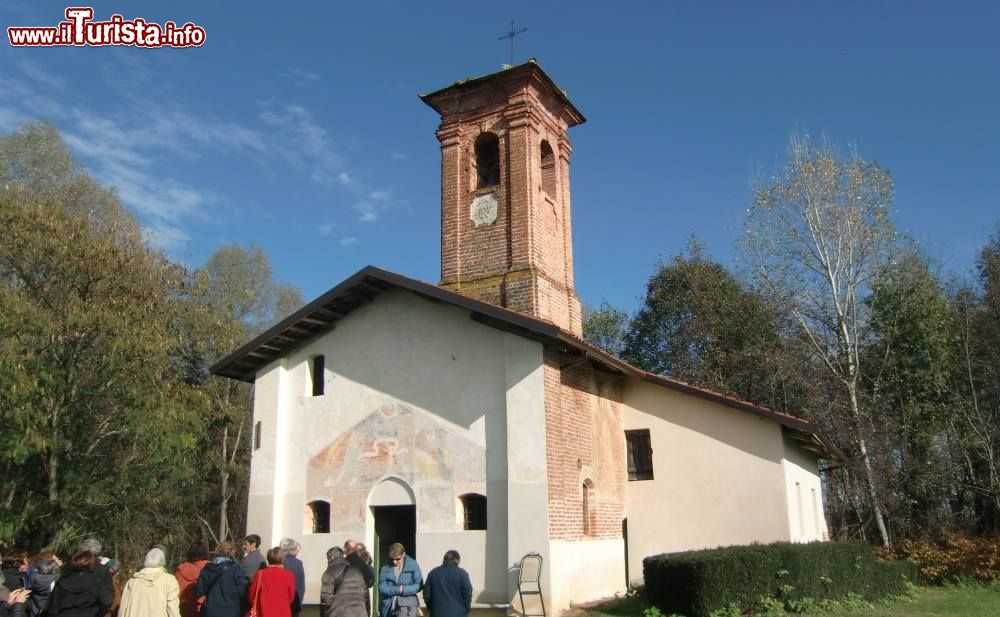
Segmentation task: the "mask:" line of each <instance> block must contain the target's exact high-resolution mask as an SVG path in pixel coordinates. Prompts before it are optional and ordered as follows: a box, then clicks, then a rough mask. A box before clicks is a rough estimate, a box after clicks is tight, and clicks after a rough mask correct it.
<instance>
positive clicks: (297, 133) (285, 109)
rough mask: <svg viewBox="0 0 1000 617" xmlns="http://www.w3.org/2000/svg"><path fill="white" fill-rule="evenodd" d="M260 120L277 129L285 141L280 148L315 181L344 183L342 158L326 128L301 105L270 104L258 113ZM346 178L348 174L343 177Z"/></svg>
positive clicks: (285, 155) (320, 182) (325, 183)
mask: <svg viewBox="0 0 1000 617" xmlns="http://www.w3.org/2000/svg"><path fill="white" fill-rule="evenodd" d="M259 117H260V120H261V121H262V122H264V123H265V124H267V125H269V126H271V127H273V128H274V129H277V130H278V131H280V134H281V135H282V136H283V137H284V138H285V139H286V140H287V141H288V143H287V144H286V145H287V146H288V147H283V148H281V152H282V154H283V156H284V157H285V158H286V159H287V160H288V162H289V163H290V164H291V165H292V166H294V167H296V168H298V169H300V170H301V171H304V172H306V173H308V174H309V177H310V179H311V180H312V181H313V182H316V183H317V184H322V185H332V184H335V183H336V184H343V182H342V181H341V174H345V175H346V172H345V171H344V169H343V168H344V161H343V158H342V157H341V156H340V154H338V153H337V151H336V149H335V148H334V145H333V143H332V140H331V139H330V136H329V134H328V133H327V131H326V129H324V128H323V127H322V126H320V125H319V124H317V123H316V122H315V121H313V118H312V114H311V113H310V112H309V110H307V109H306V108H305V107H302V106H301V105H284V106H281V107H279V108H277V109H275V108H274V106H273V105H269V106H268V107H267V108H266V109H265V110H264V111H262V112H261V113H260V116H259ZM346 177H347V178H348V181H349V180H350V176H349V175H347V176H346Z"/></svg>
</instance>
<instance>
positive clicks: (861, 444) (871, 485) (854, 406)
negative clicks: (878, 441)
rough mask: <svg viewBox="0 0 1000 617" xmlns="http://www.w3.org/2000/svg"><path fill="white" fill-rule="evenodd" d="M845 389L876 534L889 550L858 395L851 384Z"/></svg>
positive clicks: (887, 536) (886, 531)
mask: <svg viewBox="0 0 1000 617" xmlns="http://www.w3.org/2000/svg"><path fill="white" fill-rule="evenodd" d="M847 389H848V391H849V392H850V395H851V414H852V415H853V416H854V422H855V424H856V427H855V430H856V431H857V434H858V452H859V453H860V454H861V463H862V464H863V465H864V468H865V483H866V484H867V485H868V486H867V488H868V499H870V500H871V503H872V514H873V515H874V516H875V525H876V526H878V533H879V535H880V536H881V537H882V545H883V546H885V547H886V548H889V549H891V548H892V543H891V542H890V541H889V532H888V530H887V529H886V527H885V519H884V518H883V517H882V506H881V504H880V503H879V500H878V489H876V488H875V472H874V471H873V470H872V461H871V457H870V456H868V443H867V442H866V441H865V438H864V437H862V436H861V435H862V433H861V429H860V424H861V408H860V406H859V405H858V393H857V390H856V389H855V388H854V387H853V385H851V384H848V386H847Z"/></svg>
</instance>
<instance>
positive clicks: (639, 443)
mask: <svg viewBox="0 0 1000 617" xmlns="http://www.w3.org/2000/svg"><path fill="white" fill-rule="evenodd" d="M625 442H626V445H627V450H628V479H629V480H652V479H653V448H652V446H651V445H650V442H649V429H640V430H635V431H625Z"/></svg>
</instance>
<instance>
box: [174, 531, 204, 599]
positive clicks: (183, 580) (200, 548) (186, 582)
mask: <svg viewBox="0 0 1000 617" xmlns="http://www.w3.org/2000/svg"><path fill="white" fill-rule="evenodd" d="M207 563H208V549H207V548H205V545H204V544H202V543H201V542H195V543H194V544H192V545H191V548H189V549H188V552H187V561H184V562H182V563H181V564H180V565H178V566H177V570H176V571H175V572H174V576H175V577H177V585H178V588H179V589H180V595H181V617H196V616H197V615H198V614H199V613H200V612H201V605H202V602H204V598H199V597H197V596H196V595H195V594H194V586H195V584H196V583H197V582H198V575H200V574H201V570H202V568H204V567H205V565H206V564H207Z"/></svg>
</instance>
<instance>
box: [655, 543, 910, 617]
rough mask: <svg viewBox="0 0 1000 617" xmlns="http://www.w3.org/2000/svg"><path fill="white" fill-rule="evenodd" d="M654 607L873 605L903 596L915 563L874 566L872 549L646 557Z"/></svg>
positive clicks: (698, 616) (810, 547)
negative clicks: (858, 599) (849, 600)
mask: <svg viewBox="0 0 1000 617" xmlns="http://www.w3.org/2000/svg"><path fill="white" fill-rule="evenodd" d="M642 570H643V576H644V577H645V581H646V595H647V597H648V599H649V601H650V602H651V603H652V604H653V605H655V606H656V607H657V608H659V609H660V610H661V611H663V612H664V613H665V614H667V615H669V614H671V613H680V614H682V615H687V616H688V617H707V616H708V614H709V613H711V612H712V611H715V610H718V609H720V608H725V607H726V606H729V605H730V604H735V605H737V606H739V607H740V608H742V609H747V608H751V607H756V608H760V601H761V599H762V598H777V599H779V600H783V601H796V600H802V599H804V598H812V599H814V600H822V599H839V598H843V597H845V596H847V595H848V594H850V593H854V594H858V595H861V596H864V597H865V598H866V599H868V600H875V599H879V598H883V597H885V596H889V595H895V594H899V593H902V592H903V591H904V590H905V589H906V582H907V581H914V580H916V574H917V572H916V566H914V564H913V563H912V562H909V561H898V562H883V561H876V560H875V558H874V556H873V555H872V549H871V547H870V546H868V545H867V544H862V543H854V542H814V543H812V544H788V543H777V544H767V545H764V544H755V545H752V546H732V547H728V548H719V549H712V550H705V551H691V552H686V553H672V554H663V555H654V556H652V557H647V558H646V559H644V560H643V563H642Z"/></svg>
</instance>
